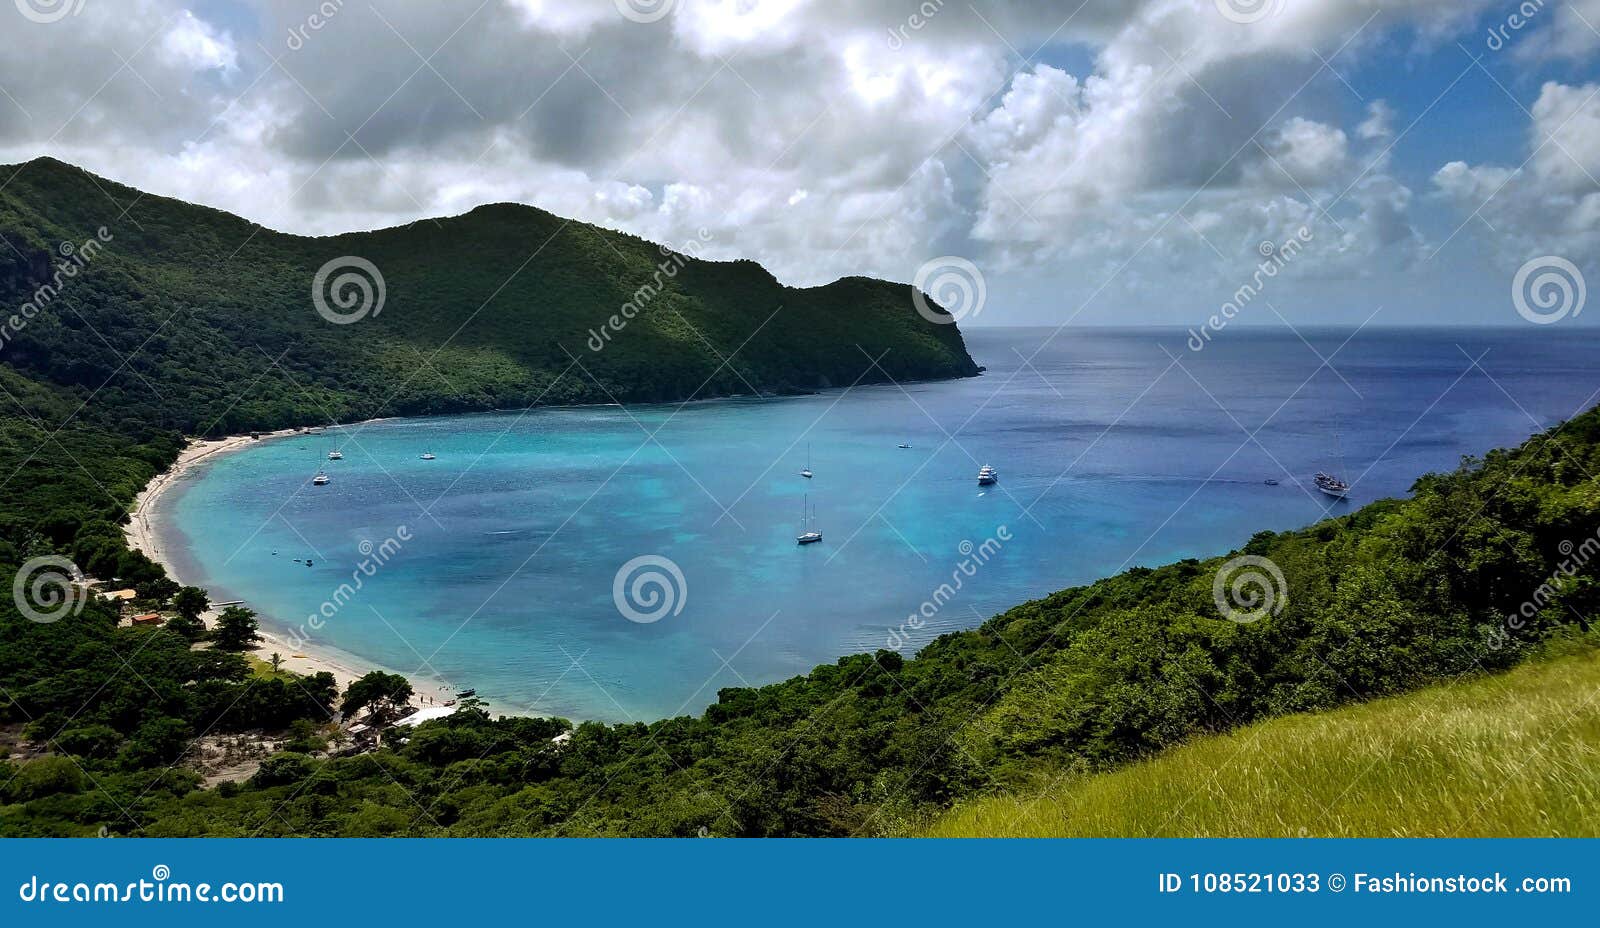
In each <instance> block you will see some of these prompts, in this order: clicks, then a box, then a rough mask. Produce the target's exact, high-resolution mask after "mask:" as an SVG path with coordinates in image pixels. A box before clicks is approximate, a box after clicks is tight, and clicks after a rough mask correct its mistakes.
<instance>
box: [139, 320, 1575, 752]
mask: <svg viewBox="0 0 1600 928" xmlns="http://www.w3.org/2000/svg"><path fill="white" fill-rule="evenodd" d="M1049 334H1050V330H1044V329H1037V330H1035V329H1001V330H992V329H991V330H983V329H975V330H972V331H970V332H969V333H967V341H968V345H969V347H970V349H971V351H972V354H973V356H974V357H975V358H976V359H977V360H978V362H979V363H980V364H983V365H986V366H987V368H988V371H987V373H986V374H984V376H982V377H978V378H972V379H967V380H961V381H952V382H941V383H927V384H911V385H906V386H904V387H903V388H902V387H899V386H894V385H888V386H871V387H856V388H853V389H848V390H845V389H838V390H831V391H827V392H824V393H821V394H818V395H815V396H808V397H800V398H784V399H734V400H721V401H709V402H697V403H690V404H687V405H684V406H681V407H680V406H672V405H669V406H636V407H629V408H626V409H623V408H619V407H598V408H577V409H541V410H538V411H534V412H528V413H526V414H519V413H516V412H511V413H503V414H492V415H475V416H465V417H454V418H436V419H417V420H390V421H382V422H375V423H369V424H366V425H361V426H350V427H346V428H340V429H327V430H325V431H323V432H321V433H320V434H314V435H306V436H304V437H291V438H284V439H279V440H274V441H270V442H263V443H262V444H261V445H260V446H258V447H253V448H250V449H248V450H246V451H243V452H240V453H237V454H233V455H230V456H225V457H223V458H221V459H219V460H217V461H215V462H213V463H210V464H207V465H202V466H201V467H200V468H197V469H196V470H195V471H194V472H193V473H192V475H191V476H189V477H187V478H186V479H184V480H183V481H182V482H181V483H180V485H179V486H178V487H176V488H175V489H174V491H173V492H171V493H168V494H167V495H166V496H165V497H164V498H163V500H162V503H161V510H162V512H163V513H164V514H165V515H166V518H164V519H163V523H162V524H163V526H164V528H163V532H164V534H163V536H162V547H163V548H166V549H168V550H171V551H173V552H174V556H175V559H176V561H177V564H178V567H179V572H180V574H181V575H182V577H183V578H184V580H185V581H186V582H192V583H200V584H202V585H205V586H207V587H210V588H211V589H212V591H213V594H214V598H242V599H245V600H247V601H248V602H249V603H250V605H251V606H253V607H254V608H255V609H257V610H258V611H260V612H261V613H262V615H263V618H264V621H265V623H266V624H267V625H268V626H269V627H271V628H273V629H274V630H276V631H283V630H284V629H286V628H291V627H296V626H302V627H303V626H306V624H307V619H308V617H310V616H311V615H312V614H313V613H316V612H318V611H319V610H321V611H324V612H326V611H328V610H327V609H326V608H324V604H325V603H328V604H330V605H331V607H332V615H331V617H329V618H327V619H326V620H325V622H324V623H323V627H322V628H321V629H320V630H316V631H314V632H313V634H312V637H313V639H314V640H315V642H316V643H317V644H319V645H321V646H324V647H329V646H331V647H333V648H337V649H339V650H342V651H345V652H349V653H350V654H354V655H357V656H359V657H360V658H362V659H365V660H368V661H371V662H376V663H378V664H381V665H383V666H386V667H388V668H390V669H393V670H396V671H399V672H402V673H405V674H407V675H408V676H411V677H412V678H413V680H414V681H416V682H417V684H418V687H419V689H420V690H424V691H432V690H433V689H434V688H435V687H437V686H439V685H448V686H452V687H454V688H455V689H456V690H460V689H464V688H467V687H472V688H475V689H477V691H478V693H479V694H480V695H481V696H483V697H485V698H486V699H488V700H489V701H490V702H491V704H492V705H493V707H494V708H496V709H498V710H501V711H511V712H530V713H539V714H553V715H562V716H567V717H570V718H575V719H605V720H628V719H638V720H645V719H653V718H658V717H663V716H668V715H673V714H679V713H690V712H698V711H699V710H701V709H703V708H704V707H705V706H706V705H708V704H709V703H711V702H713V701H715V699H716V693H717V690H718V689H720V688H722V687H729V686H740V685H758V684H763V683H770V682H773V681H776V680H781V679H784V678H787V677H790V676H793V675H795V674H799V673H803V672H805V671H807V670H809V669H810V668H812V667H813V666H815V665H816V664H819V663H825V662H831V661H832V660H834V659H836V658H837V657H838V656H839V655H842V654H846V653H850V652H856V651H863V650H875V649H877V648H881V647H886V646H890V645H894V646H898V647H899V648H900V649H902V650H904V651H905V652H907V653H910V652H912V651H915V650H916V649H917V648H919V647H921V646H922V645H924V644H926V643H927V642H928V641H930V640H932V638H933V637H934V636H936V635H938V634H939V633H941V632H944V631H948V630H952V629H959V628H967V627H971V626H975V625H977V624H979V623H981V622H982V621H983V620H985V619H987V618H988V617H989V616H991V615H994V614H995V613H997V612H999V611H1002V610H1004V609H1005V608H1007V607H1009V606H1012V605H1015V604H1017V603H1020V602H1023V601H1025V600H1028V599H1032V598H1036V597H1039V596H1041V595H1044V594H1046V593H1050V592H1052V591H1054V590H1057V589H1060V588H1062V587H1066V586H1070V585H1073V584H1077V583H1082V582H1084V581H1088V580H1092V579H1094V578H1096V577H1100V576H1102V575H1106V574H1110V573H1114V572H1116V571H1119V570H1121V569H1123V568H1125V567H1128V566H1131V565H1135V564H1145V565H1154V564H1160V563H1164V562H1167V561H1171V560H1174V559H1177V558H1183V557H1191V556H1195V557H1199V556H1207V555H1213V554H1219V553H1223V552H1226V551H1228V550H1229V549H1231V548H1233V547H1236V546H1238V545H1240V544H1242V543H1243V542H1244V541H1246V540H1247V539H1248V538H1249V537H1250V536H1251V534H1253V533H1254V532H1256V531H1259V530H1261V529H1287V528H1293V527H1297V526H1302V525H1306V524H1308V523H1311V522H1314V521H1316V520H1317V519H1319V518H1322V517H1323V516H1324V514H1325V513H1326V512H1327V511H1328V508H1329V506H1330V505H1332V506H1333V507H1334V511H1336V512H1338V511H1345V510H1346V509H1347V508H1348V507H1350V506H1359V505H1361V504H1362V503H1365V502H1368V501H1371V500H1373V499H1377V498H1380V497H1384V496H1395V495H1402V494H1404V493H1405V492H1406V491H1407V489H1408V488H1409V487H1410V485H1411V483H1412V481H1413V480H1414V479H1415V478H1416V477H1417V476H1418V475H1420V474H1422V473H1425V472H1428V471H1432V470H1440V469H1449V468H1452V467H1454V466H1455V465H1456V464H1457V463H1458V461H1459V460H1460V458H1461V456H1462V455H1467V454H1481V453H1482V452H1484V451H1486V450H1488V449H1489V448H1493V447H1496V446H1503V445H1510V444H1515V443H1517V442H1519V441H1521V440H1522V439H1524V438H1525V437H1526V436H1528V435H1529V434H1531V433H1532V432H1534V431H1536V430H1538V429H1540V428H1543V427H1546V426H1549V425H1551V424H1554V423H1556V422H1558V421H1560V420H1562V419H1566V418H1569V417H1570V416H1572V415H1574V414H1575V413H1577V412H1579V411H1581V410H1582V409H1583V408H1586V406H1587V405H1589V404H1593V403H1594V402H1595V401H1596V400H1597V398H1600V393H1597V391H1600V332H1597V331H1594V330H1590V331H1584V330H1581V329H1575V328H1572V327H1550V328H1537V327H1533V326H1528V327H1526V328H1518V329H1504V330H1484V329H1473V330H1447V329H1434V330H1395V329H1387V330H1376V329H1368V330H1366V331H1363V332H1361V333H1359V334H1355V335H1354V336H1352V334H1351V332H1350V331H1347V330H1344V331H1331V330H1316V331H1304V332H1303V333H1302V334H1303V335H1304V336H1305V340H1302V338H1301V336H1300V335H1296V334H1295V333H1293V332H1291V331H1288V330H1286V329H1274V330H1270V331H1269V330H1250V329H1245V328H1233V329H1228V330H1225V331H1223V332H1221V333H1219V334H1217V335H1216V337H1215V338H1214V340H1213V341H1212V342H1211V343H1210V344H1209V345H1206V346H1205V347H1204V348H1203V349H1202V350H1200V351H1198V352H1196V351H1193V350H1191V349H1190V348H1189V347H1188V346H1187V345H1186V341H1187V336H1186V334H1185V333H1183V332H1179V331H1176V330H1155V329H1139V330H1104V329H1100V330H1095V329H1090V330H1082V329H1068V330H1066V331H1064V332H1062V333H1061V334H1060V335H1059V336H1057V337H1055V338H1054V340H1052V341H1050V342H1049V343H1048V344H1047V345H1046V344H1044V341H1045V338H1046V337H1047V336H1048V335H1049ZM1041 346H1043V347H1041ZM1324 358H1326V359H1328V360H1329V361H1330V362H1331V363H1330V364H1328V365H1325V364H1324V360H1323V359H1324ZM1480 358H1481V360H1480V361H1478V363H1479V365H1480V366H1478V367H1475V366H1474V360H1475V359H1480ZM1174 359H1176V360H1174ZM865 364H866V361H865V359H863V366H865ZM902 443H904V444H908V445H910V447H909V448H900V447H898V445H900V444H902ZM333 448H339V449H341V450H342V451H343V453H344V459H343V460H341V461H335V462H330V461H328V460H327V459H326V458H327V453H328V451H329V450H330V449H333ZM808 451H809V459H810V465H811V468H812V469H813V470H814V472H815V477H814V478H813V479H810V480H807V479H804V478H802V477H801V476H799V471H800V470H801V469H802V468H804V467H805V466H806V464H807V455H808ZM424 452H431V453H432V454H434V455H435V456H436V459H435V460H431V461H425V460H422V459H421V457H420V455H421V454H422V453H424ZM982 464H992V465H994V466H995V467H996V468H998V469H999V471H1000V482H999V483H998V484H997V485H996V486H993V487H989V488H980V487H978V486H977V481H976V474H977V471H978V468H979V466H980V465H982ZM319 468H325V469H326V470H327V472H328V473H329V475H330V476H331V477H332V482H330V483H329V484H328V485H326V486H320V487H318V486H312V485H311V484H310V479H311V477H312V476H313V475H314V474H315V473H316V472H317V471H318V469H319ZM1317 470H1339V471H1341V472H1342V473H1343V474H1344V475H1345V477H1346V478H1347V479H1348V480H1350V481H1352V482H1353V483H1354V484H1355V486H1354V489H1353V491H1352V494H1351V497H1352V498H1351V501H1350V502H1349V503H1344V504H1341V503H1337V502H1333V501H1330V500H1328V499H1326V498H1324V497H1321V496H1319V495H1317V494H1316V493H1315V492H1314V491H1312V490H1311V489H1310V482H1309V478H1310V476H1311V474H1313V473H1314V472H1316V471H1317ZM1268 479H1276V480H1278V481H1279V485H1277V486H1269V485H1267V484H1266V481H1267V480H1268ZM807 499H809V503H810V506H811V507H812V509H814V511H815V518H814V520H813V522H812V525H813V527H815V528H817V529H818V530H820V531H822V532H823V535H824V540H823V541H822V543H820V544H816V545H810V546H805V547H800V546H797V545H796V544H795V536H796V533H797V531H798V530H799V527H800V520H801V517H802V511H803V507H804V505H805V501H806V500H807ZM402 535H409V536H410V538H409V540H402V539H401V537H400V536H402ZM1005 536H1009V539H1007V538H1006V537H1005ZM386 539H394V540H395V541H396V542H397V545H395V544H391V545H389V546H388V547H387V549H385V548H384V545H383V543H384V542H385V540H386ZM986 541H990V543H989V544H988V545H985V542H986ZM386 552H387V553H386ZM641 557H643V558H650V559H652V560H650V561H648V562H645V563H644V564H643V565H642V567H641V570H642V571H643V572H644V573H645V574H648V573H650V572H651V571H652V570H654V571H655V572H656V574H657V576H660V577H664V578H665V579H666V583H667V587H666V588H663V587H660V586H656V585H652V584H651V583H649V582H645V583H644V584H643V585H642V586H640V587H638V588H637V589H634V588H633V585H632V583H631V580H632V579H634V577H625V578H623V582H622V586H621V596H620V598H621V601H622V602H623V604H624V606H626V607H627V609H628V610H629V611H632V612H633V613H634V614H635V615H643V616H644V617H646V618H649V617H650V615H649V613H651V612H652V611H662V610H663V607H667V608H665V609H664V614H663V615H661V617H660V618H659V619H658V620H657V621H654V622H649V623H642V622H638V621H632V620H630V619H629V618H627V617H625V616H624V609H623V608H619V605H618V599H619V596H618V595H617V593H616V590H615V587H616V581H617V579H618V571H619V569H620V568H622V567H623V565H625V564H627V563H628V562H630V561H633V560H634V559H636V558H641ZM364 558H365V559H367V561H368V564H369V567H372V562H373V561H375V560H384V561H385V563H383V564H382V566H379V567H372V575H371V576H367V575H365V574H361V578H362V583H361V588H360V589H359V590H356V591H355V592H354V593H353V595H341V594H337V593H336V592H335V591H336V590H337V589H338V588H339V587H340V584H342V583H350V581H351V579H352V576H353V575H355V574H360V573H361V572H360V568H359V565H360V563H361V562H362V561H363V559H364ZM308 559H309V560H310V561H311V566H306V564H305V563H304V561H305V560H308ZM661 559H665V561H670V565H666V566H661V565H663V561H662V560H661ZM979 560H981V561H983V563H982V565H981V566H974V565H975V563H976V562H977V561H979ZM963 561H965V562H966V563H967V564H968V567H969V569H970V572H971V576H967V575H966V573H962V585H961V589H960V590H959V592H958V593H957V594H956V595H955V596H954V597H953V598H949V599H948V600H945V601H942V602H939V603H936V604H933V610H932V611H933V617H932V618H931V619H928V620H927V621H926V624H924V626H923V627H922V628H921V629H915V628H911V627H909V626H906V627H905V628H902V625H903V624H905V623H906V621H907V618H908V616H909V615H910V614H911V613H912V612H913V611H916V610H919V609H922V608H923V604H924V603H925V602H927V601H929V600H930V598H931V597H932V596H933V591H934V590H935V588H937V587H938V586H939V585H940V584H942V583H946V582H948V581H950V580H951V577H952V574H953V573H955V572H958V571H960V565H961V564H962V563H963ZM673 570H676V572H677V575H674V574H673V572H672V571H673ZM634 576H635V577H636V576H638V574H637V572H636V574H635V575H634ZM680 577H681V579H680ZM351 585H352V587H353V586H354V584H351ZM651 595H657V596H661V597H664V598H662V599H657V600H653V601H652V600H651V599H650V596H651ZM308 630H310V629H308Z"/></svg>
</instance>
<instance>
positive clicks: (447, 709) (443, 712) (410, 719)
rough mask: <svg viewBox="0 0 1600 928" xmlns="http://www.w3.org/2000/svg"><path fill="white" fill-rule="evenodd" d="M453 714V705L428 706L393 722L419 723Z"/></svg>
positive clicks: (397, 723)
mask: <svg viewBox="0 0 1600 928" xmlns="http://www.w3.org/2000/svg"><path fill="white" fill-rule="evenodd" d="M455 714H456V709H455V707H454V706H429V707H428V708H426V709H418V710H417V711H415V712H413V713H411V714H410V715H408V716H406V717H405V718H403V719H401V720H400V721H398V722H395V723H394V724H395V725H396V726H400V725H406V726H411V725H421V724H422V723H423V722H431V721H433V720H434V719H442V718H447V717H449V716H452V715H455Z"/></svg>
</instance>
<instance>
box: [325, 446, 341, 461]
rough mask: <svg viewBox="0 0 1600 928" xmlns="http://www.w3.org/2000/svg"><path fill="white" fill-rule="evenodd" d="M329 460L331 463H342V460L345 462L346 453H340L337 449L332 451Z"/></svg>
mask: <svg viewBox="0 0 1600 928" xmlns="http://www.w3.org/2000/svg"><path fill="white" fill-rule="evenodd" d="M328 460H330V461H342V460H344V452H343V451H340V450H339V449H337V448H335V449H333V450H332V451H329V452H328Z"/></svg>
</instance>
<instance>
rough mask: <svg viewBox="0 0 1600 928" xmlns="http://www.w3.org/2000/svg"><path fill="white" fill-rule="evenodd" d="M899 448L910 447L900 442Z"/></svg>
mask: <svg viewBox="0 0 1600 928" xmlns="http://www.w3.org/2000/svg"><path fill="white" fill-rule="evenodd" d="M900 447H902V448H909V447H911V446H910V445H908V444H906V443H905V442H901V443H900Z"/></svg>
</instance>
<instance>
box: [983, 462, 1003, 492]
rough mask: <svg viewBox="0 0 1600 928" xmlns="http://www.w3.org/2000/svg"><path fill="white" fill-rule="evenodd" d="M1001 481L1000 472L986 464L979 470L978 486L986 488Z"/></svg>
mask: <svg viewBox="0 0 1600 928" xmlns="http://www.w3.org/2000/svg"><path fill="white" fill-rule="evenodd" d="M999 480H1000V472H999V471H997V470H995V469H994V468H993V467H990V466H989V465H987V464H985V465H983V466H982V467H980V468H978V486H980V487H986V486H991V485H993V484H994V483H997V482H998V481H999Z"/></svg>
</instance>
